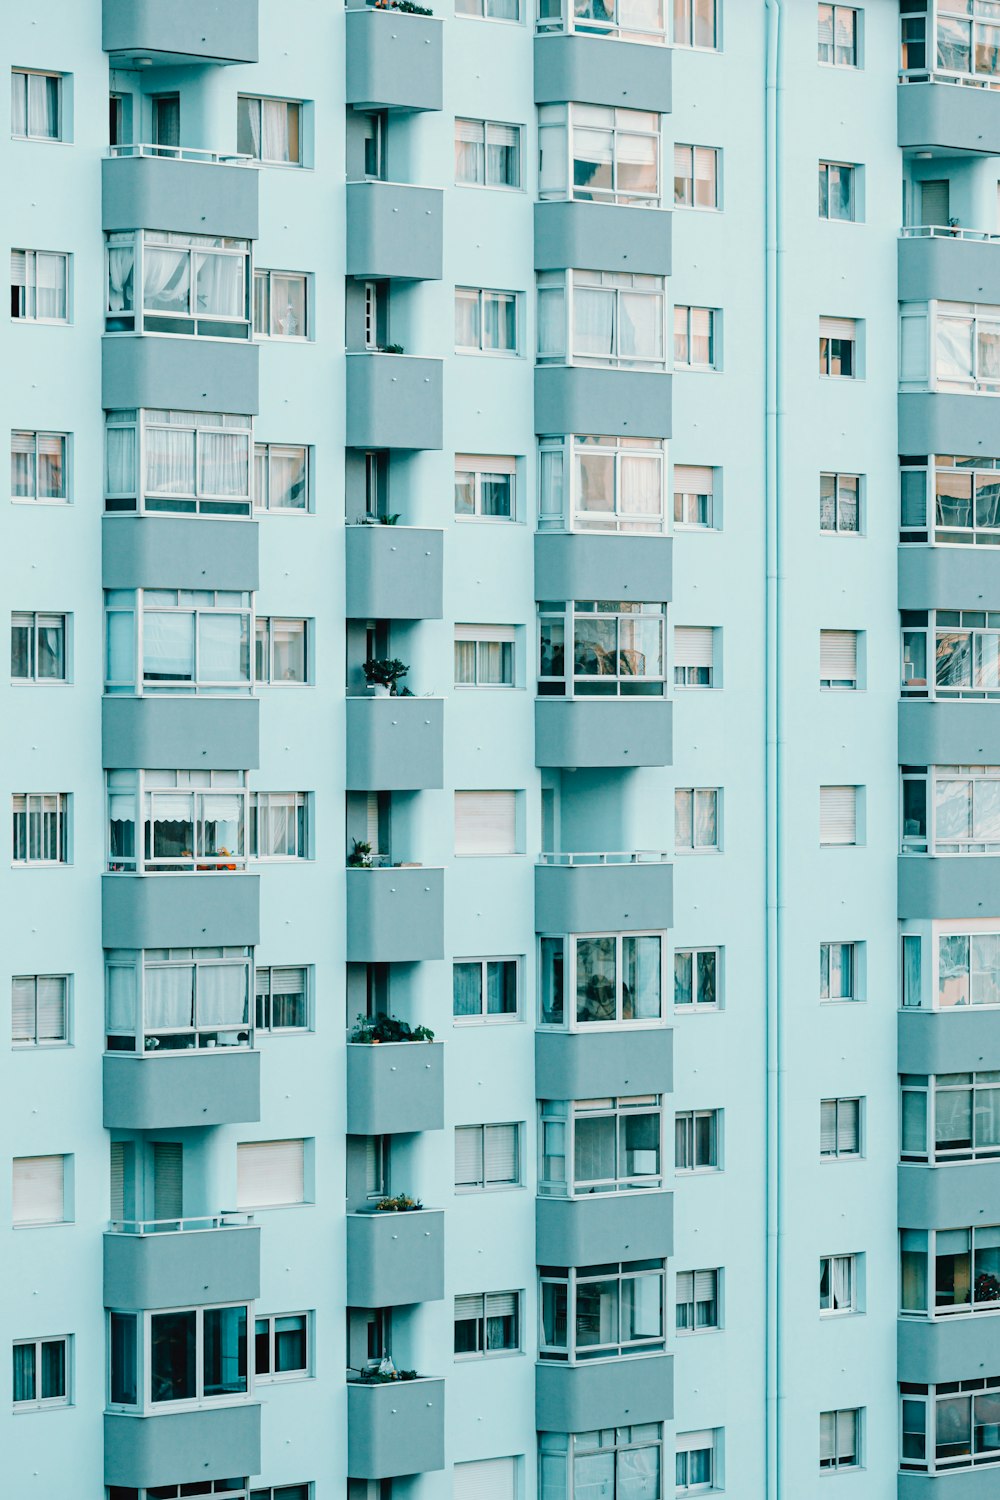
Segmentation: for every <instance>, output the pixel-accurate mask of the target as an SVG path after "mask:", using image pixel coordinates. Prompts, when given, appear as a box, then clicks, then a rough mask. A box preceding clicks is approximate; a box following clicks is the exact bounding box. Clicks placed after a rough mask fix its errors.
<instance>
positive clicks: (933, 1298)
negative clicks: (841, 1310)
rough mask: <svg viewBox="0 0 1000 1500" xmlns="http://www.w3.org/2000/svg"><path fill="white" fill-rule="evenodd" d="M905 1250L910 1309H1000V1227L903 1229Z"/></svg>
mask: <svg viewBox="0 0 1000 1500" xmlns="http://www.w3.org/2000/svg"><path fill="white" fill-rule="evenodd" d="M899 1249H900V1292H901V1300H900V1307H901V1308H902V1310H903V1312H904V1313H907V1314H913V1313H919V1314H922V1315H924V1316H927V1315H928V1314H929V1315H931V1316H933V1317H940V1318H945V1317H948V1318H950V1317H956V1316H957V1317H961V1316H964V1315H966V1314H968V1313H996V1312H1000V1225H998V1224H977V1225H975V1226H973V1227H971V1228H968V1229H938V1230H933V1229H901V1230H900V1233H899ZM928 1299H929V1301H928Z"/></svg>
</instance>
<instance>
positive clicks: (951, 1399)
mask: <svg viewBox="0 0 1000 1500" xmlns="http://www.w3.org/2000/svg"><path fill="white" fill-rule="evenodd" d="M958 1384H959V1389H957V1390H956V1382H949V1383H948V1385H947V1386H946V1387H945V1389H944V1390H943V1391H941V1393H940V1394H939V1393H938V1388H937V1386H936V1385H923V1384H915V1383H906V1384H903V1383H900V1387H899V1397H900V1424H899V1430H900V1459H899V1468H900V1472H901V1473H904V1474H906V1473H912V1472H917V1473H921V1474H952V1473H960V1472H962V1471H963V1470H966V1469H971V1468H972V1467H973V1465H975V1467H976V1468H979V1467H982V1466H993V1465H996V1464H997V1463H1000V1445H998V1446H994V1447H992V1448H989V1449H986V1450H985V1454H980V1455H978V1456H977V1455H975V1454H974V1452H973V1448H974V1438H973V1431H974V1428H979V1429H980V1430H982V1431H987V1430H989V1428H990V1427H991V1426H992V1425H993V1424H991V1423H989V1422H988V1421H986V1420H984V1421H982V1422H977V1421H976V1419H975V1407H976V1398H977V1396H984V1397H985V1398H986V1399H987V1402H988V1405H989V1409H994V1408H995V1406H996V1402H997V1399H998V1396H1000V1375H987V1376H984V1377H982V1378H979V1379H977V1378H975V1377H970V1378H969V1379H967V1380H963V1381H961V1382H960V1383H958ZM965 1404H967V1405H968V1431H969V1444H968V1449H969V1451H968V1452H966V1453H960V1454H955V1455H951V1456H947V1457H943V1458H938V1455H937V1432H938V1430H939V1427H940V1425H941V1415H940V1413H939V1410H938V1407H939V1405H940V1406H945V1407H947V1408H949V1409H950V1410H951V1411H952V1412H954V1411H955V1409H956V1408H957V1407H959V1406H961V1405H965ZM907 1407H910V1409H911V1411H910V1424H908V1423H907V1421H906V1415H907V1413H906V1408H907ZM916 1409H921V1410H922V1411H923V1418H924V1420H923V1426H922V1429H917V1428H915V1427H914V1426H913V1425H912V1419H913V1416H914V1415H915V1414H916ZM907 1436H911V1437H912V1436H915V1437H917V1438H918V1441H920V1440H922V1446H923V1450H924V1451H923V1454H922V1455H915V1454H913V1453H907V1452H906V1441H905V1440H906V1438H907Z"/></svg>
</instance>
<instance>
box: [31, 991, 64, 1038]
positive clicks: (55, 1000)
mask: <svg viewBox="0 0 1000 1500" xmlns="http://www.w3.org/2000/svg"><path fill="white" fill-rule="evenodd" d="M36 1003H37V1006H38V1022H37V1026H38V1040H39V1041H40V1042H61V1041H64V1040H65V1038H66V980H65V979H64V978H62V976H60V975H53V974H39V976H38V990H37V1001H36Z"/></svg>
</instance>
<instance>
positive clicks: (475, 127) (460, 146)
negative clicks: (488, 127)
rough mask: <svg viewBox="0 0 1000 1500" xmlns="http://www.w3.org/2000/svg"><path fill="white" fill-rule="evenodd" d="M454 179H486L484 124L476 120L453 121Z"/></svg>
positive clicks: (479, 181)
mask: <svg viewBox="0 0 1000 1500" xmlns="http://www.w3.org/2000/svg"><path fill="white" fill-rule="evenodd" d="M455 181H456V182H466V183H477V182H478V183H483V182H485V181H486V148H485V126H484V125H483V124H482V123H481V122H480V121H478V120H456V121H455Z"/></svg>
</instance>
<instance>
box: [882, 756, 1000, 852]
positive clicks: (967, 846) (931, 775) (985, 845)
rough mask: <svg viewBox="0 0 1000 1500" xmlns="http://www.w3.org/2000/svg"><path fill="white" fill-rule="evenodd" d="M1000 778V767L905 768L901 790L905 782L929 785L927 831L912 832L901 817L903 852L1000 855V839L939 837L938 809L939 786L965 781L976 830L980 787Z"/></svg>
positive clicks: (925, 819) (925, 799) (925, 829)
mask: <svg viewBox="0 0 1000 1500" xmlns="http://www.w3.org/2000/svg"><path fill="white" fill-rule="evenodd" d="M997 781H1000V766H985V765H983V766H979V765H976V766H927V767H926V768H917V767H912V768H905V769H904V771H903V773H902V775H901V777H900V782H901V791H902V784H903V783H916V784H923V786H924V787H925V788H926V790H925V795H924V825H925V826H924V832H923V834H921V833H920V832H919V830H915V831H914V832H911V833H908V832H907V831H906V825H905V821H904V819H903V817H902V814H901V816H900V827H901V829H902V830H903V832H902V852H903V853H904V854H933V855H934V857H935V858H940V859H952V858H956V857H958V858H960V857H962V856H963V855H967V854H981V855H986V856H988V857H990V858H992V857H993V856H995V855H997V854H1000V840H992V839H990V840H987V839H984V838H979V839H977V838H975V837H974V836H970V837H968V838H964V837H963V838H950V839H948V840H947V842H945V841H943V840H942V841H940V842H939V841H938V837H937V810H938V791H937V789H938V787H939V786H944V785H946V784H948V783H952V784H954V785H958V784H959V783H961V784H963V785H964V786H965V787H966V788H967V791H966V793H965V796H966V801H967V806H968V809H969V812H970V817H971V819H972V820H973V822H972V828H973V830H974V828H975V823H974V818H975V808H976V787H977V786H991V785H993V784H995V783H996V782H997Z"/></svg>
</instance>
